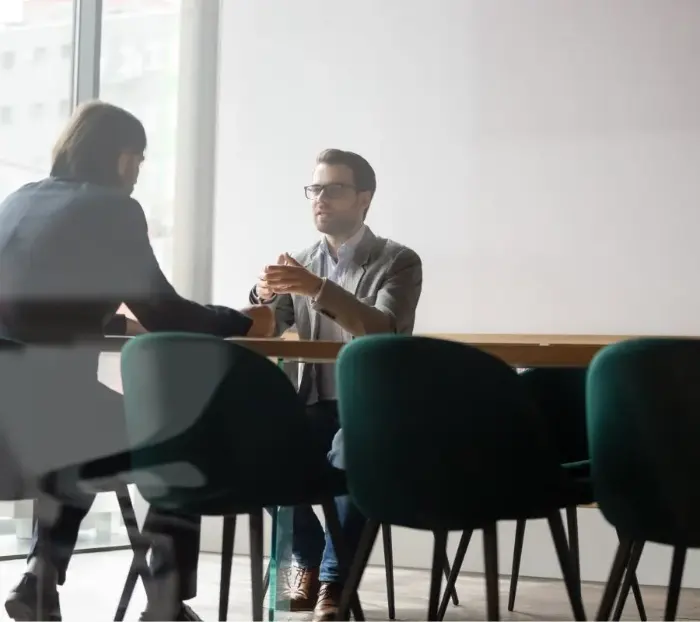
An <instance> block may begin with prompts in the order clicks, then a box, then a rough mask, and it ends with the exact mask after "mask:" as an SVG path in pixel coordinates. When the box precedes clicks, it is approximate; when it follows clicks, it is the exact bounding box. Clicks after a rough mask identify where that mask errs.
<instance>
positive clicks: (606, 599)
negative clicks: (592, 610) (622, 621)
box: [595, 537, 632, 620]
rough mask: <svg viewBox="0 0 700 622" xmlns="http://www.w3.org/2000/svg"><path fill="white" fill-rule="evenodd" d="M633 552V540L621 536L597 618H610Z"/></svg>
mask: <svg viewBox="0 0 700 622" xmlns="http://www.w3.org/2000/svg"><path fill="white" fill-rule="evenodd" d="M631 552H632V540H631V539H630V538H625V537H621V538H620V544H619V545H618V547H617V551H616V552H615V558H614V559H613V563H612V567H611V568H610V575H609V576H608V582H607V583H606V584H605V590H604V591H603V598H602V599H601V601H600V606H599V607H598V613H597V614H596V617H595V619H596V620H609V619H610V613H611V612H612V608H613V606H614V605H615V598H616V597H617V594H618V592H619V591H620V584H621V583H622V577H623V574H624V572H625V568H626V567H627V561H628V559H629V557H630V553H631Z"/></svg>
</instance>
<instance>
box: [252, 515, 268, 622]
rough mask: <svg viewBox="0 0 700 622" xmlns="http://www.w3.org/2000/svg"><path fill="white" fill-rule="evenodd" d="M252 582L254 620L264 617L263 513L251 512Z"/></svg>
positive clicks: (260, 619) (260, 620)
mask: <svg viewBox="0 0 700 622" xmlns="http://www.w3.org/2000/svg"><path fill="white" fill-rule="evenodd" d="M249 525H250V527H249V532H250V584H251V586H252V589H251V592H252V594H251V596H252V599H253V620H255V622H262V619H263V598H264V596H263V585H262V584H263V530H264V528H265V527H264V525H263V514H262V510H258V511H257V512H251V514H250V523H249Z"/></svg>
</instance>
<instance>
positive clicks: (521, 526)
mask: <svg viewBox="0 0 700 622" xmlns="http://www.w3.org/2000/svg"><path fill="white" fill-rule="evenodd" d="M526 524H527V521H525V520H522V519H521V520H519V521H517V522H516V523H515V542H514V543H513V566H512V568H511V571H510V589H509V590H508V611H513V609H514V608H515V594H516V592H517V591H518V577H519V576H520V559H521V557H522V554H523V543H524V541H525V525H526Z"/></svg>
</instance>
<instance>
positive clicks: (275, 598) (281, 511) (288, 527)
mask: <svg viewBox="0 0 700 622" xmlns="http://www.w3.org/2000/svg"><path fill="white" fill-rule="evenodd" d="M293 521H294V509H293V508H287V507H277V508H274V509H273V510H272V538H271V543H270V587H269V590H268V593H269V600H268V620H269V622H274V620H276V619H277V614H279V613H288V612H289V606H290V602H289V596H288V595H287V577H286V573H287V572H288V570H289V568H290V567H291V565H292V528H293Z"/></svg>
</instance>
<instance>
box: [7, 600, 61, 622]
mask: <svg viewBox="0 0 700 622" xmlns="http://www.w3.org/2000/svg"><path fill="white" fill-rule="evenodd" d="M5 611H6V612H7V615H8V617H9V618H10V619H11V620H14V621H15V622H35V620H42V619H46V620H50V621H51V622H60V621H61V618H48V617H47V618H40V617H39V615H38V614H37V612H36V610H35V609H33V608H32V607H31V606H29V605H28V604H27V603H24V602H22V601H21V600H19V599H18V598H17V599H15V598H12V599H9V600H7V601H5Z"/></svg>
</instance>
